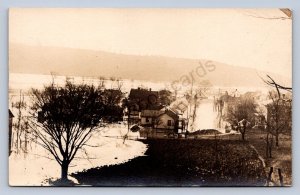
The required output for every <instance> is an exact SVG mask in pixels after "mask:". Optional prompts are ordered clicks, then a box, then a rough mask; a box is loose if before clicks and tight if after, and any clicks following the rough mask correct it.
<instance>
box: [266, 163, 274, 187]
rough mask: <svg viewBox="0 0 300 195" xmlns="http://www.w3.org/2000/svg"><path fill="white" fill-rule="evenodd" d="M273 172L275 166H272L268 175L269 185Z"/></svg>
mask: <svg viewBox="0 0 300 195" xmlns="http://www.w3.org/2000/svg"><path fill="white" fill-rule="evenodd" d="M272 173H273V167H270V171H269V175H268V180H267V182H268V186H269V183H270V181H271V177H272Z"/></svg>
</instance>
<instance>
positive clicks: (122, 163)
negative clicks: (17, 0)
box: [6, 8, 293, 187]
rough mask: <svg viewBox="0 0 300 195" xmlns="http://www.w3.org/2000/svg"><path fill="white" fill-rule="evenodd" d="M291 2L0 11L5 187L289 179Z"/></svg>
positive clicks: (258, 183) (282, 182)
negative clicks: (4, 47) (4, 39)
mask: <svg viewBox="0 0 300 195" xmlns="http://www.w3.org/2000/svg"><path fill="white" fill-rule="evenodd" d="M292 20H293V16H292V11H291V10H290V9H288V8H271V9H237V8H232V9H229V8H226V9H224V8H223V9H208V8H205V9H204V8H185V9H184V8H11V9H10V10H9V32H8V35H9V40H8V44H9V48H8V51H9V54H8V55H9V56H8V60H9V73H8V74H9V91H8V105H9V107H8V110H7V111H6V112H8V113H9V131H8V137H7V139H8V140H9V147H8V149H9V150H8V154H7V155H8V165H9V171H8V177H9V185H10V186H53V187H56V186H72V187H76V186H92V187H136V186H142V187H224V186H228V187H241V186H242V187H243V186H244V187H248V186H250V187H274V186H276V187H286V186H292V104H293V101H292V99H293V91H292Z"/></svg>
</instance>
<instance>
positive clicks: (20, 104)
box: [12, 90, 28, 153]
mask: <svg viewBox="0 0 300 195" xmlns="http://www.w3.org/2000/svg"><path fill="white" fill-rule="evenodd" d="M12 107H13V108H15V109H16V110H17V116H16V118H17V121H16V122H15V123H14V124H13V127H14V128H15V129H16V134H17V135H16V138H17V139H16V143H15V146H16V152H17V153H19V150H20V149H22V150H23V151H24V152H27V133H28V125H27V120H26V117H25V116H24V110H25V109H26V108H27V104H26V102H25V100H24V94H22V90H20V94H19V101H16V102H13V103H12ZM22 135H24V138H25V148H22V139H21V137H22Z"/></svg>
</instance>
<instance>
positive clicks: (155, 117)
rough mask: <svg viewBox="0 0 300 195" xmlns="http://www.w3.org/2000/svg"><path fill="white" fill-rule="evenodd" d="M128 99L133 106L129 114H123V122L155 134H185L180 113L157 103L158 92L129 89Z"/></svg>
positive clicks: (184, 126)
mask: <svg viewBox="0 0 300 195" xmlns="http://www.w3.org/2000/svg"><path fill="white" fill-rule="evenodd" d="M128 98H129V99H130V100H134V102H135V104H134V105H133V106H132V107H131V110H130V112H129V111H128V110H127V111H125V112H124V118H123V119H124V121H126V122H129V123H131V124H138V125H140V126H142V127H143V128H144V129H150V130H153V131H155V133H163V134H167V135H168V134H170V133H176V134H178V133H185V132H186V128H187V125H186V124H187V121H186V119H185V118H184V117H183V113H181V111H179V110H176V109H174V108H171V107H170V106H169V105H162V104H161V103H160V101H159V98H160V97H159V93H158V91H152V90H151V89H149V90H147V89H141V88H138V89H131V91H130V93H129V96H128Z"/></svg>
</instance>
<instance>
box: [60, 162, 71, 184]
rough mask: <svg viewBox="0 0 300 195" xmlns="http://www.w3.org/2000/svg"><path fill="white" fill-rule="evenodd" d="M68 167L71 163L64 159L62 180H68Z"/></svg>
mask: <svg viewBox="0 0 300 195" xmlns="http://www.w3.org/2000/svg"><path fill="white" fill-rule="evenodd" d="M68 169H69V163H68V162H66V161H63V162H62V165H61V181H62V182H67V181H68Z"/></svg>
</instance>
